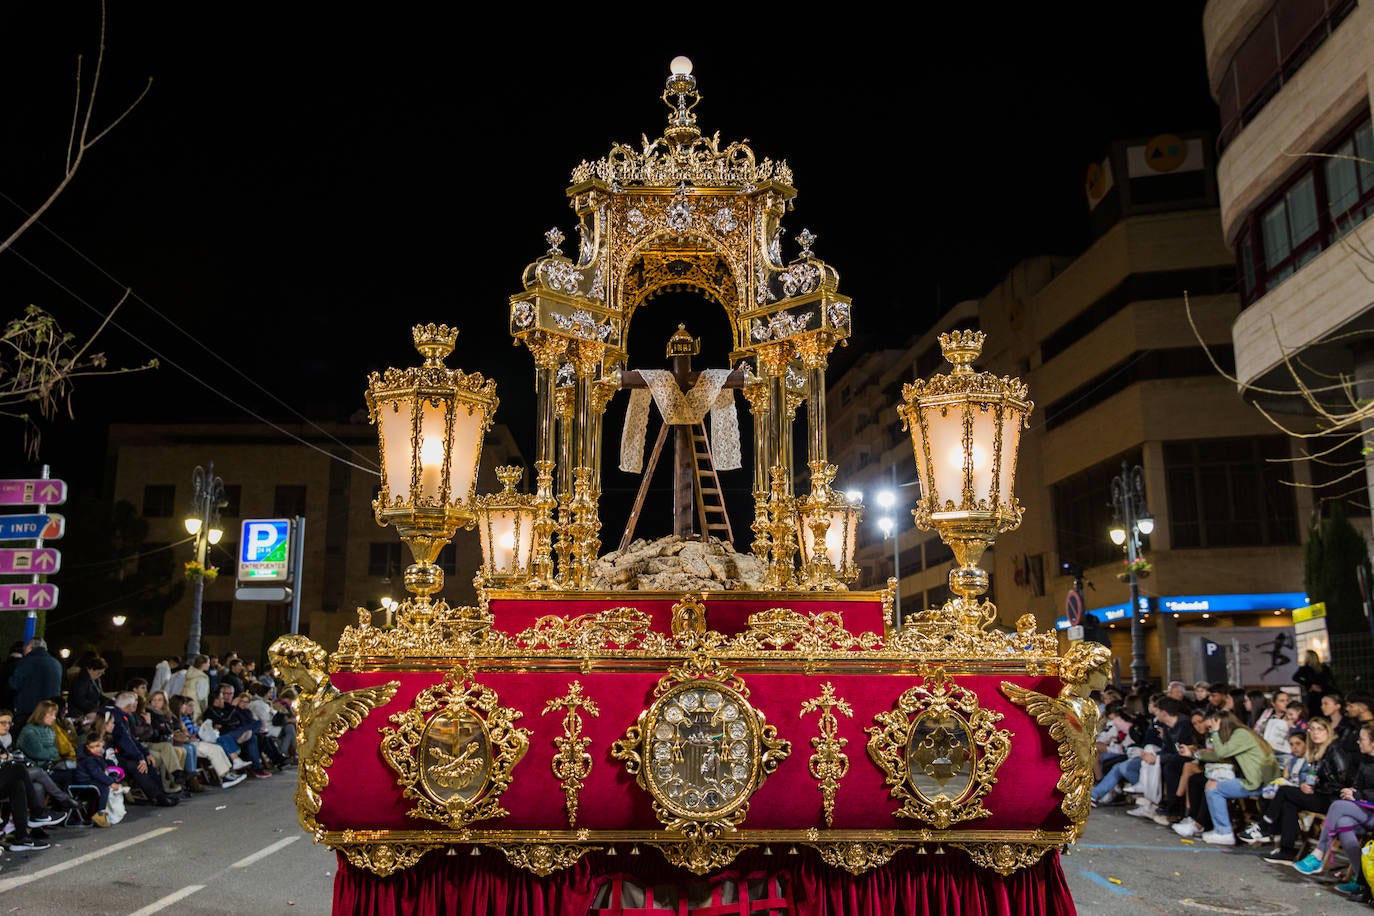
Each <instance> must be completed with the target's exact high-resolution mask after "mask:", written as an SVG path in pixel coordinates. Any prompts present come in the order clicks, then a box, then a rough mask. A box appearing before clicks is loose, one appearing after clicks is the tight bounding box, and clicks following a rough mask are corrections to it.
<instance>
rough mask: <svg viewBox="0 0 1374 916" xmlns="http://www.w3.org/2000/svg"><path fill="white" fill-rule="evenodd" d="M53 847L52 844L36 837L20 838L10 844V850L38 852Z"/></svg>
mask: <svg viewBox="0 0 1374 916" xmlns="http://www.w3.org/2000/svg"><path fill="white" fill-rule="evenodd" d="M51 848H52V846H51V844H49V843H44V842H41V841H39V840H34V839H28V840H18V841H16V842H14V843H11V844H10V852H36V851H37V850H40V849H51Z"/></svg>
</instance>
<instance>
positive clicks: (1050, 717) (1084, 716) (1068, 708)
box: [1002, 642, 1112, 835]
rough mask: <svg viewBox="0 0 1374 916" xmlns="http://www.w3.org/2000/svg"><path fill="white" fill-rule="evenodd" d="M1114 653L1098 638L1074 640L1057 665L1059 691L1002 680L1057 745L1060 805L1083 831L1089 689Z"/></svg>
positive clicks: (1092, 731) (1093, 732) (1087, 805)
mask: <svg viewBox="0 0 1374 916" xmlns="http://www.w3.org/2000/svg"><path fill="white" fill-rule="evenodd" d="M1111 659H1112V654H1111V652H1110V651H1109V650H1108V649H1107V647H1106V646H1103V645H1100V644H1098V643H1089V642H1076V643H1074V644H1073V645H1072V646H1070V647H1069V651H1068V653H1067V654H1066V655H1065V656H1064V664H1063V666H1062V668H1061V675H1060V677H1061V679H1062V680H1063V682H1064V686H1063V688H1062V689H1061V690H1060V691H1059V696H1058V697H1047V696H1045V695H1044V694H1043V693H1036V692H1035V691H1034V690H1027V689H1026V688H1024V687H1018V686H1017V685H1015V684H1012V683H1009V682H1007V681H1003V682H1002V692H1003V693H1005V694H1006V695H1007V698H1008V699H1010V700H1011V701H1012V702H1013V703H1015V704H1016V705H1017V706H1024V707H1025V708H1026V712H1028V713H1030V714H1031V715H1032V716H1034V717H1035V721H1036V722H1038V723H1040V724H1041V725H1044V726H1047V727H1048V728H1049V732H1050V737H1051V738H1053V739H1054V740H1055V742H1056V743H1057V744H1058V745H1059V770H1060V777H1059V782H1058V783H1056V784H1055V788H1056V789H1058V790H1059V791H1060V792H1063V793H1064V801H1063V802H1061V803H1060V808H1061V810H1063V812H1064V816H1065V817H1067V818H1068V819H1069V820H1070V821H1072V822H1073V825H1074V833H1075V835H1077V834H1081V833H1082V831H1083V826H1084V825H1085V824H1086V823H1087V821H1088V812H1089V811H1090V810H1092V787H1093V758H1094V756H1095V754H1096V746H1095V744H1094V739H1095V738H1096V736H1097V718H1098V714H1097V703H1096V702H1095V701H1094V700H1093V699H1092V696H1091V694H1092V691H1094V690H1098V689H1101V688H1102V687H1103V686H1104V685H1106V683H1107V679H1108V677H1109V676H1110V671H1111Z"/></svg>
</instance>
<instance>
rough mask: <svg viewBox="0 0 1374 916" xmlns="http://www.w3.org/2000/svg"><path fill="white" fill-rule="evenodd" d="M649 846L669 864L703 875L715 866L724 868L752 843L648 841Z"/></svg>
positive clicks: (714, 868) (713, 869)
mask: <svg viewBox="0 0 1374 916" xmlns="http://www.w3.org/2000/svg"><path fill="white" fill-rule="evenodd" d="M649 845H650V846H652V847H654V848H655V849H657V850H658V851H659V852H660V853H662V854H663V858H665V859H667V860H668V862H669V864H672V865H676V866H677V867H678V868H685V869H687V870H688V871H690V872H691V873H692V874H694V875H704V874H706V873H707V872H710V871H715V870H716V869H717V868H724V867H725V866H727V865H729V864H730V863H731V862H733V861H735V857H736V856H738V855H739V854H740V853H741V852H744V850H746V849H752V848H753V846H752V844H750V845H746V844H741V843H713V842H691V841H689V842H686V843H650V844H649Z"/></svg>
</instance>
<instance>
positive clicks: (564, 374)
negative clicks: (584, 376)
mask: <svg viewBox="0 0 1374 916" xmlns="http://www.w3.org/2000/svg"><path fill="white" fill-rule="evenodd" d="M576 377H577V373H576V372H575V371H574V370H573V364H572V363H564V364H563V365H561V366H559V367H558V377H557V379H556V381H555V384H556V385H557V386H558V387H559V388H565V387H567V386H568V385H571V384H572V383H573V381H574V380H575V379H576Z"/></svg>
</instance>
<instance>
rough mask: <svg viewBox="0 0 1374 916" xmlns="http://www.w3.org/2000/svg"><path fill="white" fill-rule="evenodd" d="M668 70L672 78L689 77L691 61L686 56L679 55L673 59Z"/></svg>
mask: <svg viewBox="0 0 1374 916" xmlns="http://www.w3.org/2000/svg"><path fill="white" fill-rule="evenodd" d="M668 70H669V72H671V73H672V74H673V76H690V75H691V73H692V59H691V58H690V57H687V56H686V55H683V54H679V55H678V56H677V57H674V58H673V62H672V63H671V64H669V65H668Z"/></svg>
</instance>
